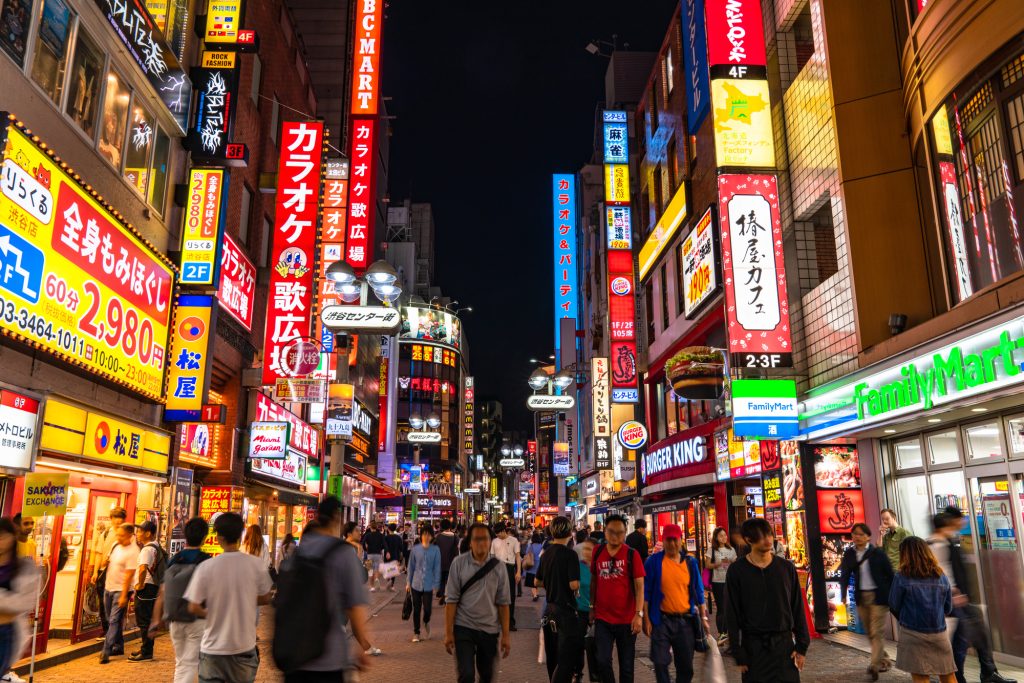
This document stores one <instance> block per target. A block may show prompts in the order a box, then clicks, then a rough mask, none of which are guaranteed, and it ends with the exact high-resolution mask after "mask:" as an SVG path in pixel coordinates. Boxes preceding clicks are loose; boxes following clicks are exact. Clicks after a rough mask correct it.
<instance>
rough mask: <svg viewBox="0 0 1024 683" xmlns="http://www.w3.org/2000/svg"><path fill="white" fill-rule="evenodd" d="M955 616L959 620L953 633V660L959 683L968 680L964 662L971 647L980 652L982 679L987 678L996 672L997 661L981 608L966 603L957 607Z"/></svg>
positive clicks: (954, 611) (979, 660)
mask: <svg viewBox="0 0 1024 683" xmlns="http://www.w3.org/2000/svg"><path fill="white" fill-rule="evenodd" d="M953 616H954V617H956V618H957V619H958V620H959V621H957V625H956V631H955V632H954V633H953V662H954V663H956V680H957V683H965V681H966V680H967V679H966V678H964V662H965V661H966V660H967V649H968V648H970V647H973V648H974V649H975V651H976V652H977V653H978V664H980V665H981V679H982V680H985V679H986V678H988V677H989V676H991V675H992V674H994V673H995V672H996V663H995V661H994V660H993V659H992V645H991V643H989V640H988V630H987V628H986V627H985V620H984V618H983V617H982V616H981V610H979V609H978V608H977V607H975V606H974V605H964V606H963V607H955V608H954V609H953Z"/></svg>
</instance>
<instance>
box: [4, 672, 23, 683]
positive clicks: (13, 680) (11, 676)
mask: <svg viewBox="0 0 1024 683" xmlns="http://www.w3.org/2000/svg"><path fill="white" fill-rule="evenodd" d="M0 681H2V683H28V681H26V680H25V679H24V678H22V677H21V676H19V675H18V674H16V673H14V672H13V671H8V672H7V675H6V676H4V677H3V678H0Z"/></svg>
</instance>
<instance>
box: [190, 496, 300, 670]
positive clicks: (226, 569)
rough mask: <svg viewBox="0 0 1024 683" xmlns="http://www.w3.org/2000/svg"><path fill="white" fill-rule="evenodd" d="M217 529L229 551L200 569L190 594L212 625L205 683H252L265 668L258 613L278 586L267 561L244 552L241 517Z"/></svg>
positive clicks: (205, 649)
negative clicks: (258, 641)
mask: <svg viewBox="0 0 1024 683" xmlns="http://www.w3.org/2000/svg"><path fill="white" fill-rule="evenodd" d="M213 528H214V531H216V533H217V543H218V544H219V545H220V547H221V548H222V549H223V550H224V552H223V553H221V554H220V555H218V556H217V557H214V558H213V559H211V560H207V561H206V562H203V563H202V564H200V565H199V566H198V567H196V570H195V573H194V574H193V575H192V580H191V581H190V582H189V585H188V590H186V591H185V599H186V600H188V602H189V611H190V612H191V613H192V614H194V615H195V616H197V617H200V618H203V619H205V620H206V628H205V629H204V631H203V642H202V644H201V646H200V649H199V681H200V683H220V682H221V681H231V683H252V682H253V681H254V680H255V679H256V670H257V669H258V668H259V665H260V654H259V650H257V649H256V609H257V607H258V606H259V605H267V604H270V589H271V588H273V582H272V581H271V580H270V573H269V572H268V571H267V566H266V564H264V562H263V561H262V560H260V559H259V558H258V557H254V556H252V555H247V554H246V553H243V552H239V544H240V542H241V540H242V531H243V530H244V529H245V522H244V521H242V517H241V515H239V514H237V513H234V512H224V513H221V514H220V516H219V517H217V519H216V520H214V522H213ZM303 545H305V541H303Z"/></svg>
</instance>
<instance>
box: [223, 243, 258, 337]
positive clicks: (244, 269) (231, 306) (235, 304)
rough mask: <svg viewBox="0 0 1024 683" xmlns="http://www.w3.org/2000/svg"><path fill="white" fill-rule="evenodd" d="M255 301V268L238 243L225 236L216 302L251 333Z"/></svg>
mask: <svg viewBox="0 0 1024 683" xmlns="http://www.w3.org/2000/svg"><path fill="white" fill-rule="evenodd" d="M255 298H256V266H254V265H253V263H252V261H250V260H249V257H248V256H246V255H245V252H244V251H242V249H241V247H239V246H238V245H237V244H236V243H235V240H234V239H233V238H232V237H231V235H228V234H227V233H224V243H223V249H222V252H221V264H220V288H219V292H218V294H217V299H218V301H219V302H220V305H221V308H223V309H224V310H226V311H227V312H228V313H230V314H231V317H232V318H234V319H235V320H237V321H238V322H239V323H241V325H242V327H244V328H245V329H246V330H252V311H253V300H254V299H255Z"/></svg>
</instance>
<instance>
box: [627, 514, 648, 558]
mask: <svg viewBox="0 0 1024 683" xmlns="http://www.w3.org/2000/svg"><path fill="white" fill-rule="evenodd" d="M626 545H628V546H629V547H630V548H632V549H633V550H635V551H637V552H638V553H640V557H641V558H643V560H644V561H647V555H648V553H649V552H650V550H649V547H648V544H647V522H646V521H645V520H643V519H638V520H636V522H634V523H633V533H631V534H630V535H629V536H626Z"/></svg>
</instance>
